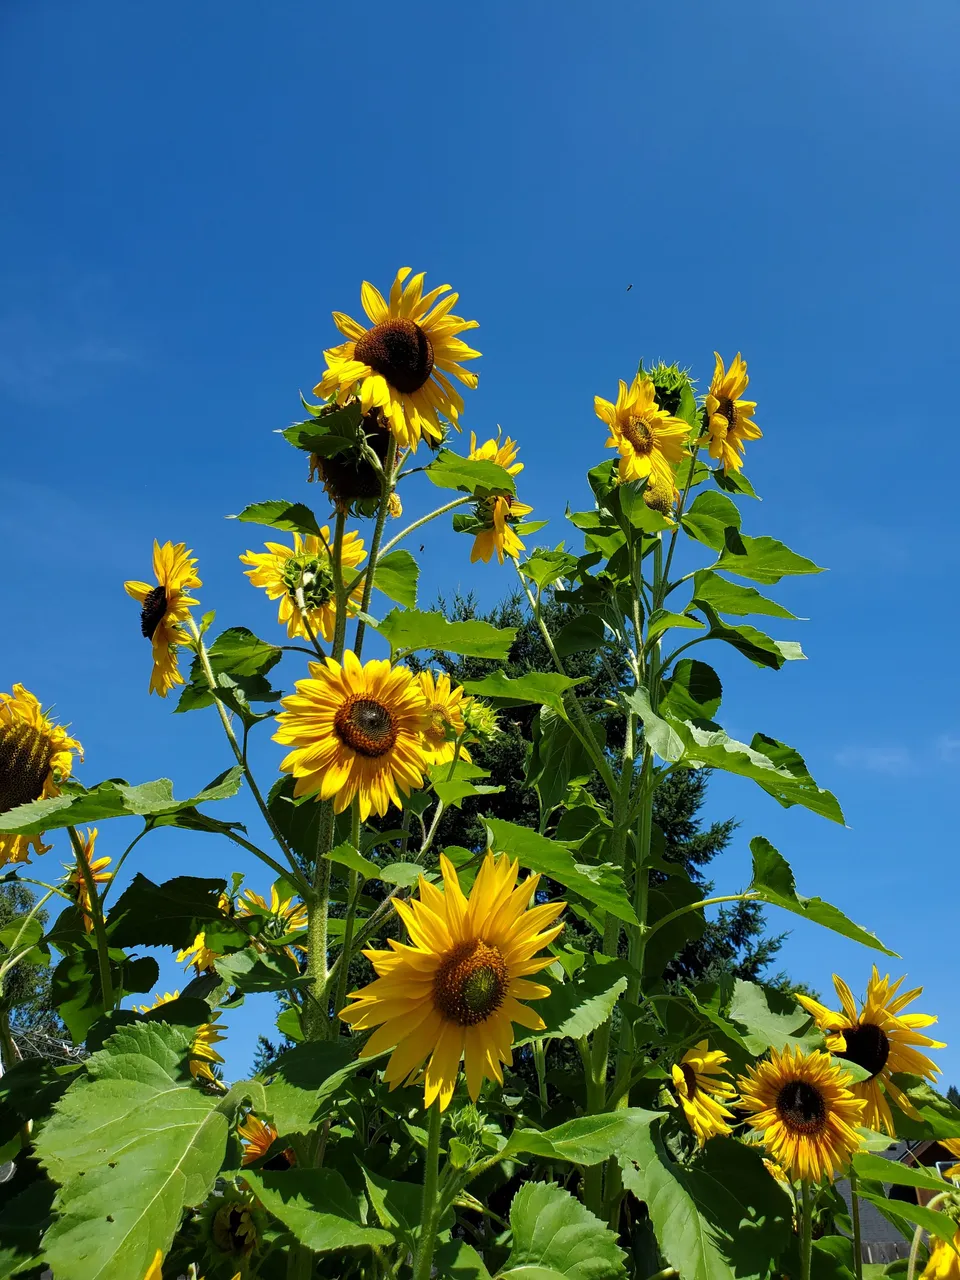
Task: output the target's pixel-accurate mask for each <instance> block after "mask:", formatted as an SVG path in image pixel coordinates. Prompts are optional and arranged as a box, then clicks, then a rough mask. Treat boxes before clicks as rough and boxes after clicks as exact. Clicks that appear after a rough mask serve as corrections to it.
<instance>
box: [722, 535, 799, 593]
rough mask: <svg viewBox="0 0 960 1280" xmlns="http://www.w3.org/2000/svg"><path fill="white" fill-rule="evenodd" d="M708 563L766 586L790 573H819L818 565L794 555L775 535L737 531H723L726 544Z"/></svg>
mask: <svg viewBox="0 0 960 1280" xmlns="http://www.w3.org/2000/svg"><path fill="white" fill-rule="evenodd" d="M712 567H713V568H714V569H722V570H723V571H724V572H726V573H735V574H736V575H737V576H738V577H740V578H749V579H750V581H751V582H763V583H765V584H766V585H767V586H773V585H774V583H777V582H779V581H780V579H781V578H786V577H789V576H790V575H796V574H805V573H823V569H822V568H821V567H820V566H819V565H817V564H814V562H813V561H812V560H808V559H807V558H806V556H798V555H797V553H796V552H795V551H791V550H790V548H789V547H785V546H784V545H783V543H782V542H778V541H777V540H776V538H748V537H746V536H743V537H741V536H740V534H737V533H734V534H732V535H730V534H728V535H727V539H726V547H725V549H724V551H723V553H722V555H721V556H720V559H719V560H718V561H717V562H716V564H715V565H713V566H712Z"/></svg>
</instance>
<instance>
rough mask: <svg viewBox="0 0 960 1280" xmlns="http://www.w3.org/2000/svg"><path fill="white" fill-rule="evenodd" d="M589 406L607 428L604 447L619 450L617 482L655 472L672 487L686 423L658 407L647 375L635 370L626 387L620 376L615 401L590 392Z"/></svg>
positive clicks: (688, 431) (683, 442) (686, 432)
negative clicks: (635, 374)
mask: <svg viewBox="0 0 960 1280" xmlns="http://www.w3.org/2000/svg"><path fill="white" fill-rule="evenodd" d="M593 407H594V410H595V412H596V415H597V417H598V418H599V419H600V421H601V422H605V423H606V424H607V426H608V427H609V428H610V435H609V438H608V439H607V442H606V447H607V448H608V449H616V450H617V451H618V453H619V454H620V466H619V471H618V474H619V476H620V480H621V482H624V481H627V480H646V479H647V478H648V477H649V476H650V475H651V474H656V475H657V476H659V477H660V479H661V481H662V482H663V484H665V485H666V484H669V485H670V486H671V487H672V485H673V468H674V467H675V466H676V465H677V463H679V462H680V460H681V459H682V458H683V447H684V444H685V442H686V439H687V436H688V435H689V434H690V424H689V423H687V422H684V421H683V419H682V418H675V417H673V416H672V415H671V414H669V413H667V411H666V410H665V409H661V408H660V406H659V405H658V404H657V399H656V388H655V387H654V385H653V383H652V382H651V381H650V379H649V378H647V377H645V376H644V377H641V375H640V374H637V376H636V377H635V378H634V380H633V382H632V383H631V384H630V386H629V387H628V386H627V384H626V383H625V382H624V381H623V379H621V380H620V390H619V392H618V393H617V402H616V404H611V403H610V401H609V400H604V399H603V397H602V396H594V400H593Z"/></svg>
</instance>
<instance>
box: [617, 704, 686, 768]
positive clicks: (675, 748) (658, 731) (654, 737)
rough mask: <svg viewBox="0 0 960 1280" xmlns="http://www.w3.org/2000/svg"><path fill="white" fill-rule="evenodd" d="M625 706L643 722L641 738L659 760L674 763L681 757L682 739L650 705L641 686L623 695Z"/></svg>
mask: <svg viewBox="0 0 960 1280" xmlns="http://www.w3.org/2000/svg"><path fill="white" fill-rule="evenodd" d="M623 700H624V702H625V703H626V704H627V706H628V707H629V708H630V709H631V710H632V711H634V712H636V714H637V715H638V716H639V717H640V719H641V720H642V721H643V736H644V738H645V739H646V741H647V742H649V744H650V746H651V747H652V748H653V750H654V751H655V752H656V753H657V755H658V756H659V757H660V759H661V760H667V761H669V762H670V763H671V764H674V763H676V761H677V760H679V759H680V758H681V757H682V755H683V739H682V738H681V737H680V736H679V734H677V733H676V732H675V731H674V730H673V729H672V728H671V726H670V724H669V722H668V721H666V720H664V719H662V717H660V716H658V715H657V713H656V712H655V711H654V709H653V707H651V705H650V695H649V693H648V692H647V690H646V689H645V688H643V686H642V685H640V686H638V687H637V688H636V689H633V690H631V691H630V692H629V693H625V694H624V695H623Z"/></svg>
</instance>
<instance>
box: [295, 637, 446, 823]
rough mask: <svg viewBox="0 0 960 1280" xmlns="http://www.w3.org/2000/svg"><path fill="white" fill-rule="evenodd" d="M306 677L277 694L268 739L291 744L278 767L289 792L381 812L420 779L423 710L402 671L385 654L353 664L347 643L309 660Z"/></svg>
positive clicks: (363, 815)
mask: <svg viewBox="0 0 960 1280" xmlns="http://www.w3.org/2000/svg"><path fill="white" fill-rule="evenodd" d="M309 668H310V676H309V678H308V679H306V680H298V681H297V692H296V693H293V694H291V695H290V696H289V697H287V698H284V699H283V701H282V703H281V706H282V707H283V711H282V712H281V713H280V715H278V716H277V723H278V725H279V726H280V727H279V729H278V730H277V732H276V733H275V734H274V735H273V736H274V740H275V741H276V742H279V743H281V744H282V745H284V746H288V747H292V748H293V750H292V751H290V752H289V753H288V754H287V755H286V756H285V757H284V759H283V762H282V763H281V765H280V768H281V769H282V770H283V771H284V773H291V774H293V776H294V778H295V779H296V785H295V787H294V795H295V796H297V797H299V796H316V797H317V799H318V800H329V799H331V798H332V799H333V808H334V812H335V813H342V812H343V810H344V809H346V808H348V807H349V806H350V804H351V803H352V801H353V798H354V796H356V797H357V798H358V801H359V805H360V819H361V821H363V822H365V821H366V820H367V818H368V817H369V815H370V813H371V812H373V813H377V814H379V815H380V816H381V817H382V816H383V815H384V814H385V813H386V811H387V809H388V808H389V807H390V804H391V802H393V804H395V805H397V807H398V808H399V807H400V795H401V793H402V794H403V795H409V793H410V792H411V791H413V790H416V789H418V788H419V787H422V786H423V771H424V769H425V768H426V760H425V758H424V753H423V734H424V733H425V732H426V730H427V729H428V728H429V727H430V711H429V708H428V707H427V702H426V699H425V698H424V696H423V694H422V693H421V691H420V686H419V685H418V684H417V683H416V681H415V680H414V678H413V676H412V675H411V673H410V671H408V670H407V668H406V667H401V666H397V667H394V666H391V664H390V663H389V662H388V661H387V660H386V659H380V660H377V659H374V660H372V661H370V662H367V663H364V664H363V665H361V663H360V659H359V658H358V657H357V656H356V654H355V653H353V652H352V650H350V649H348V650H347V652H346V653H345V654H344V655H343V665H342V666H341V665H340V663H339V662H335V661H334V659H333V658H325V659H324V661H323V662H311V663H310V664H309Z"/></svg>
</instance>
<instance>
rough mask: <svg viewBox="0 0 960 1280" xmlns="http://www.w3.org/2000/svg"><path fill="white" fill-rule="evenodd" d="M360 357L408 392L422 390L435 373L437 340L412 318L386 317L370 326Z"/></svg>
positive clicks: (361, 342)
mask: <svg viewBox="0 0 960 1280" xmlns="http://www.w3.org/2000/svg"><path fill="white" fill-rule="evenodd" d="M356 357H357V359H358V360H362V361H363V363H364V364H368V365H369V366H370V368H371V369H375V370H376V371H377V373H382V374H383V376H384V377H385V378H386V380H387V382H389V384H390V386H391V387H395V388H396V390H397V391H400V392H402V393H403V394H404V395H410V394H412V392H414V391H419V390H420V388H421V387H422V386H423V384H424V383H425V382H426V380H427V379H428V378H429V377H430V375H431V373H433V343H432V342H431V341H430V339H429V338H428V337H427V335H426V333H425V332H424V331H423V329H421V328H420V326H419V325H418V324H414V322H413V321H412V320H403V319H397V320H384V321H383V323H382V324H375V325H374V326H373V328H372V329H368V330H367V332H366V333H365V334H364V335H363V337H362V338H360V339H358V341H357V345H356Z"/></svg>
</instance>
